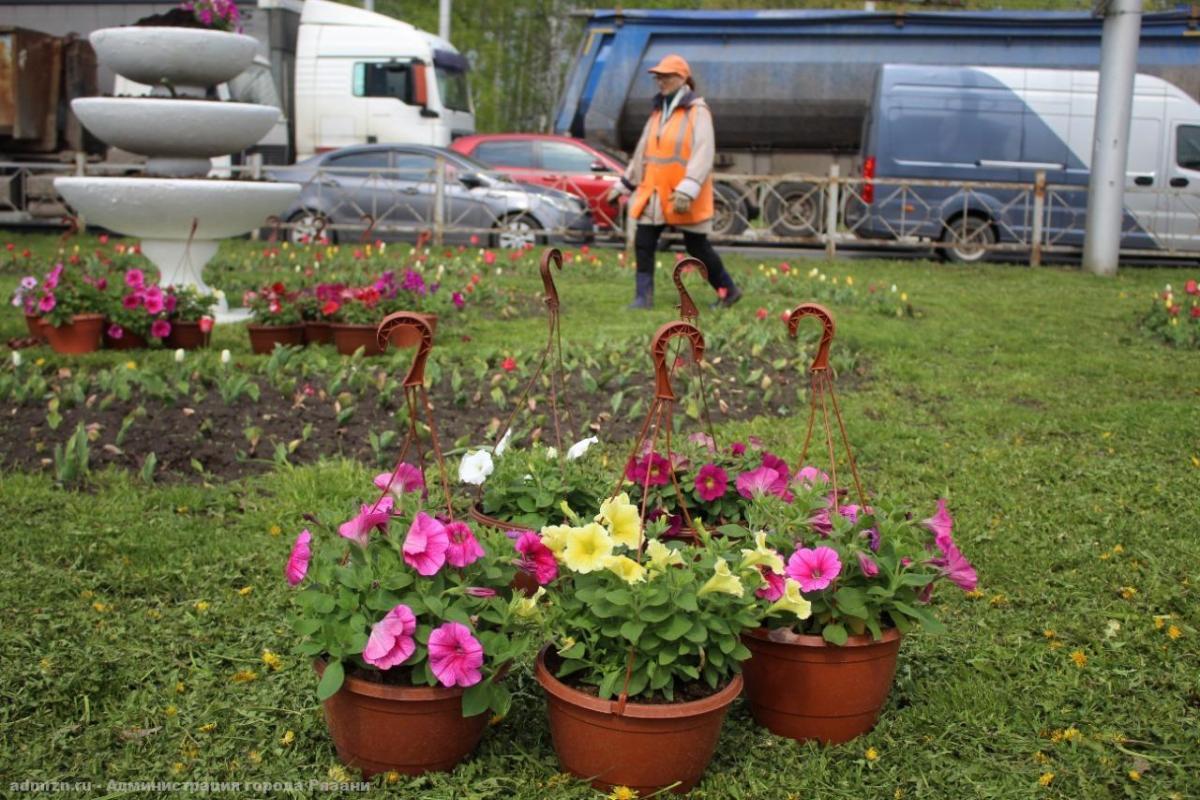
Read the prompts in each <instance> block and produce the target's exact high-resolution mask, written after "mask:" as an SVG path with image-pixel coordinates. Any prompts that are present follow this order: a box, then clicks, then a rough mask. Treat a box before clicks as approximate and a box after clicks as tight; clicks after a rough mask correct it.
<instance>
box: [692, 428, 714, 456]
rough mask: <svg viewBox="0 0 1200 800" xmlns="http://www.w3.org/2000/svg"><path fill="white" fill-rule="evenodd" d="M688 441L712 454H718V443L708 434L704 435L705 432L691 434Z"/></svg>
mask: <svg viewBox="0 0 1200 800" xmlns="http://www.w3.org/2000/svg"><path fill="white" fill-rule="evenodd" d="M688 441H689V442H691V443H692V444H698V445H700V446H701V447H703V448H704V449H705V450H707V451H708V452H710V453H715V452H717V443H716V442H715V441H713V437H711V436H709V435H708V434H707V433H704V432H703V431H700V432H698V433H693V434H691V435H690V436H688Z"/></svg>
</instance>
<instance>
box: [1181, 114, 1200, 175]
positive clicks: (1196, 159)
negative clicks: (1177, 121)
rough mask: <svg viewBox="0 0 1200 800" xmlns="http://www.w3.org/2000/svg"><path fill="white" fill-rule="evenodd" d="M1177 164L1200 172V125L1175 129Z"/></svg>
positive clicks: (1182, 126)
mask: <svg viewBox="0 0 1200 800" xmlns="http://www.w3.org/2000/svg"><path fill="white" fill-rule="evenodd" d="M1175 163H1176V164H1178V165H1179V166H1181V167H1183V168H1184V169H1194V170H1200V125H1180V126H1179V127H1177V128H1176V129H1175Z"/></svg>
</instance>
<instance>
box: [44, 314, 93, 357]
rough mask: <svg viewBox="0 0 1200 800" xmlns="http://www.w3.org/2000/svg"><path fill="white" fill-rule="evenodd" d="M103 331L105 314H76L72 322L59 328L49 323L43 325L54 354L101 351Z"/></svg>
mask: <svg viewBox="0 0 1200 800" xmlns="http://www.w3.org/2000/svg"><path fill="white" fill-rule="evenodd" d="M103 331H104V315H103V314H76V315H75V316H74V317H72V318H71V321H70V322H68V323H67V324H66V325H63V326H61V327H58V328H56V327H54V326H53V325H51V324H49V323H43V324H42V333H43V335H44V336H45V337H46V341H48V342H50V346H51V347H52V348H54V352H56V353H64V354H67V355H79V354H81V353H94V352H95V351H97V350H99V349H100V340H101V334H102V333H103Z"/></svg>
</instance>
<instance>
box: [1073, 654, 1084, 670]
mask: <svg viewBox="0 0 1200 800" xmlns="http://www.w3.org/2000/svg"><path fill="white" fill-rule="evenodd" d="M1071 660H1072V661H1074V662H1075V666H1077V667H1079V668H1080V669H1083V668H1084V667H1086V666H1087V653H1085V652H1083V651H1082V650H1073V651H1071Z"/></svg>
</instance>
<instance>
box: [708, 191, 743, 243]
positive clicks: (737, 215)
mask: <svg viewBox="0 0 1200 800" xmlns="http://www.w3.org/2000/svg"><path fill="white" fill-rule="evenodd" d="M748 217H749V214H748V213H747V211H746V206H745V204H744V203H743V202H742V196H741V195H740V194H739V193H738V191H737V190H736V189H734V188H732V187H730V186H726V185H725V184H723V183H718V184H714V185H713V220H712V235H713V236H718V237H721V236H739V235H740V234H741V233H742V231H744V230H746V226H747V224H748V223H747V222H746V220H747V219H748Z"/></svg>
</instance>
